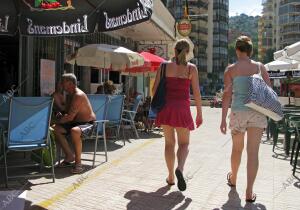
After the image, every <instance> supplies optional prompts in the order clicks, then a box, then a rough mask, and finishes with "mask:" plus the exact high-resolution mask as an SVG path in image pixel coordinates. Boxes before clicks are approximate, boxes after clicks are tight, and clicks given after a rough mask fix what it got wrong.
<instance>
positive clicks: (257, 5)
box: [229, 0, 262, 16]
mask: <svg viewBox="0 0 300 210" xmlns="http://www.w3.org/2000/svg"><path fill="white" fill-rule="evenodd" d="M261 2H262V0H229V16H235V15H236V14H237V13H238V14H241V13H245V14H247V15H252V16H256V15H261V10H262V5H261Z"/></svg>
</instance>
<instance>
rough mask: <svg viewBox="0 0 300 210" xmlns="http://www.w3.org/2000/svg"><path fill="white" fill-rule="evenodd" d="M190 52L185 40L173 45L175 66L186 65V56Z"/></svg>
mask: <svg viewBox="0 0 300 210" xmlns="http://www.w3.org/2000/svg"><path fill="white" fill-rule="evenodd" d="M189 50H190V45H189V43H188V41H187V40H186V39H181V40H178V41H177V43H176V45H175V51H176V57H175V59H176V64H177V65H184V66H186V65H187V63H188V62H187V58H186V56H187V54H188V52H189Z"/></svg>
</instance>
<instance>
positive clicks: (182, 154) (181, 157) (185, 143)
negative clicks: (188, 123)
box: [176, 128, 190, 172]
mask: <svg viewBox="0 0 300 210" xmlns="http://www.w3.org/2000/svg"><path fill="white" fill-rule="evenodd" d="M176 132H177V139H178V150H177V161H178V166H177V168H178V169H179V170H180V171H181V172H183V169H184V164H185V161H186V158H187V156H188V154H189V143H190V130H189V129H187V128H176Z"/></svg>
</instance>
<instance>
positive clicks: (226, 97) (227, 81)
mask: <svg viewBox="0 0 300 210" xmlns="http://www.w3.org/2000/svg"><path fill="white" fill-rule="evenodd" d="M230 69H231V67H228V68H227V69H226V70H225V73H224V92H223V96H222V121H221V126H220V129H221V132H222V133H224V134H226V130H227V123H226V117H227V114H228V109H229V106H230V102H231V99H232V77H231V72H230Z"/></svg>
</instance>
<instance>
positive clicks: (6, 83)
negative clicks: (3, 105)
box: [0, 35, 19, 94]
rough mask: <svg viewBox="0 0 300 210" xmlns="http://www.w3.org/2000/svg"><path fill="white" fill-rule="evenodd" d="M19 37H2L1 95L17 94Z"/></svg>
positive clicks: (0, 43)
mask: <svg viewBox="0 0 300 210" xmlns="http://www.w3.org/2000/svg"><path fill="white" fill-rule="evenodd" d="M18 64H19V36H18V35H16V36H12V37H10V36H0V75H1V76H0V93H2V94H3V93H7V92H8V91H10V90H13V91H14V92H17V87H18V69H19V65H18Z"/></svg>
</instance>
